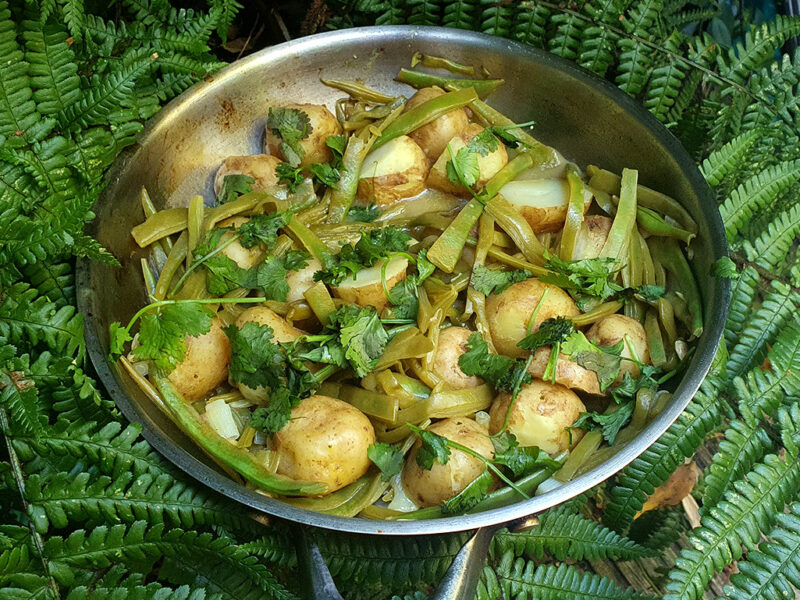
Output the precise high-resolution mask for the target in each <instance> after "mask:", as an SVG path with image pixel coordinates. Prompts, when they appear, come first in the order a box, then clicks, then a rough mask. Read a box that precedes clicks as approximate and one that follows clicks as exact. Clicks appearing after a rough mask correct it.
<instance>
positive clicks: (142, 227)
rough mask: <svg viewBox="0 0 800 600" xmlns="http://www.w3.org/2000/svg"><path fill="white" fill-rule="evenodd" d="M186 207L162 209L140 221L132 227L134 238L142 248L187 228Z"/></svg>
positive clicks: (187, 212)
mask: <svg viewBox="0 0 800 600" xmlns="http://www.w3.org/2000/svg"><path fill="white" fill-rule="evenodd" d="M188 214H189V211H188V209H186V208H167V209H165V210H160V211H158V212H157V213H156V214H154V215H153V216H152V217H150V218H148V219H147V220H146V221H145V222H144V223H140V224H139V225H137V226H136V227H134V228H133V229H131V235H132V236H133V239H134V240H135V241H136V243H137V244H139V247H140V248H144V247H146V246H149V245H150V244H152V243H153V242H155V241H157V240H160V239H162V238H165V237H167V236H168V235H172V234H173V233H179V232H181V231H183V230H184V229H186V221H187V215H188Z"/></svg>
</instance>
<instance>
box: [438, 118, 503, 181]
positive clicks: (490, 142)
mask: <svg viewBox="0 0 800 600" xmlns="http://www.w3.org/2000/svg"><path fill="white" fill-rule="evenodd" d="M498 145H499V142H498V140H497V138H496V137H495V136H494V134H493V133H492V131H491V129H484V130H483V131H481V132H480V133H479V134H478V135H476V136H475V137H473V138H472V139H471V140H470V141H469V143H468V144H467V145H466V146H464V147H462V148H459V149H458V151H456V152H453V148H452V147H451V146H450V144H448V145H447V152H448V153H449V155H450V160H449V161H447V163H446V164H445V169H446V171H447V178H448V179H449V180H450V181H451V182H453V183H454V184H456V185H461V186H463V187H465V188H467V189H468V190H469V191H470V193H472V194H473V195H475V190H474V189H473V188H474V186H475V184H476V183H478V180H479V179H480V176H481V169H480V165H479V163H478V157H479V156H488V155H489V154H490V153H492V152H494V151H495V150H497V147H498Z"/></svg>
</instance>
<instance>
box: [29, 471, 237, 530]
mask: <svg viewBox="0 0 800 600" xmlns="http://www.w3.org/2000/svg"><path fill="white" fill-rule="evenodd" d="M92 479H93V478H92V477H91V475H90V474H89V473H79V474H78V475H74V474H73V473H58V474H56V475H55V476H49V477H47V478H42V477H41V476H38V475H32V476H31V477H29V478H28V481H27V487H26V491H27V497H28V502H29V503H30V504H31V505H32V506H31V510H30V514H31V518H32V519H33V522H34V524H35V525H36V528H37V530H38V531H39V532H40V533H47V531H48V529H49V527H50V526H51V525H52V527H55V528H57V529H63V528H65V527H67V526H68V525H69V524H70V523H71V522H75V521H81V522H85V521H90V522H92V523H103V524H117V523H122V522H125V523H131V522H133V521H137V520H145V521H147V522H148V523H150V524H151V525H155V524H159V523H164V524H165V525H167V526H172V527H183V528H192V529H197V528H201V527H208V526H210V525H223V526H229V527H235V528H239V529H245V528H246V527H247V526H249V525H251V524H252V521H251V520H250V519H249V518H248V517H247V516H246V515H244V514H243V513H242V512H241V511H240V510H238V509H237V508H235V507H232V506H230V505H229V504H227V503H224V502H222V501H221V500H220V499H219V498H217V497H214V496H211V495H209V494H207V493H205V492H204V491H202V490H199V489H193V488H191V487H188V486H186V485H185V484H183V483H181V482H179V481H175V480H174V479H173V478H172V477H171V476H169V475H167V474H162V475H158V476H153V475H151V474H148V473H144V474H142V475H139V476H138V477H134V476H133V474H132V473H130V472H126V473H123V474H122V475H121V476H119V477H117V478H116V479H113V480H112V479H111V478H110V477H105V476H103V477H99V478H97V479H96V480H94V481H92Z"/></svg>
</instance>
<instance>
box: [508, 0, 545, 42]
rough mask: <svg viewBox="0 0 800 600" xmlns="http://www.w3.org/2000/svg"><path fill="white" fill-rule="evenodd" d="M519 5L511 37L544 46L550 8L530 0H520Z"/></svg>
mask: <svg viewBox="0 0 800 600" xmlns="http://www.w3.org/2000/svg"><path fill="white" fill-rule="evenodd" d="M517 6H518V9H517V14H516V15H514V24H513V28H512V30H511V37H512V38H513V39H515V40H517V41H518V42H522V43H524V44H530V45H531V46H535V47H537V48H544V45H545V40H546V36H547V23H548V19H549V18H550V10H549V9H548V8H547V7H545V6H542V5H541V4H539V3H537V2H531V1H529V0H526V1H524V2H519V3H518V5H517Z"/></svg>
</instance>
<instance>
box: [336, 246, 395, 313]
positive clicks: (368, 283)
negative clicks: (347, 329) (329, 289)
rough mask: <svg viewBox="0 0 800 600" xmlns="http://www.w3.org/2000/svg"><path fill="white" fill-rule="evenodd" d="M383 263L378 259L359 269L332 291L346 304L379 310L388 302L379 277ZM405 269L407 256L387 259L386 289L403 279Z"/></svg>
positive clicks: (390, 288) (383, 261)
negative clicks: (372, 264)
mask: <svg viewBox="0 0 800 600" xmlns="http://www.w3.org/2000/svg"><path fill="white" fill-rule="evenodd" d="M384 263H386V261H385V260H380V261H378V262H377V263H375V265H374V266H372V267H369V268H366V269H361V270H360V271H359V272H358V273H356V276H355V279H354V278H352V277H348V278H347V279H345V280H344V281H342V282H341V283H340V284H339V285H338V286H336V287H335V288H333V293H334V294H335V295H336V296H338V297H339V298H341V299H342V300H344V301H345V302H346V303H347V304H358V305H359V306H374V307H375V310H377V311H378V312H380V311H381V310H382V309H383V307H384V306H386V304H387V303H388V302H389V300H388V299H387V298H386V293H385V292H384V291H383V282H382V279H381V271H382V269H383V265H384ZM407 269H408V259H407V258H405V257H402V256H395V257H393V258H391V259H389V262H388V264H386V289H387V290H389V291H391V290H392V288H393V287H394V286H395V285H396V284H397V283H399V282H401V281H403V280H404V279H405V278H406V270H407Z"/></svg>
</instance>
